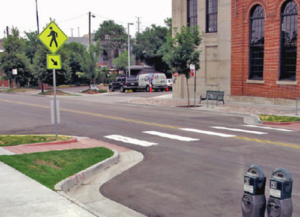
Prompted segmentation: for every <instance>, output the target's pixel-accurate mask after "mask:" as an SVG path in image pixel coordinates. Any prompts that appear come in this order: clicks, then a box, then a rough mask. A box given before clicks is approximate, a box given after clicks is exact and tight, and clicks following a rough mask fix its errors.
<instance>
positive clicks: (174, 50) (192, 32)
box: [163, 26, 202, 106]
mask: <svg viewBox="0 0 300 217" xmlns="http://www.w3.org/2000/svg"><path fill="white" fill-rule="evenodd" d="M174 32H175V36H174V38H172V36H171V35H169V37H168V40H167V46H166V47H165V49H164V51H163V53H164V56H163V60H164V61H166V63H167V64H168V65H169V67H170V69H171V72H172V73H175V72H178V74H180V75H184V76H185V77H186V87H187V94H188V106H190V92H189V85H188V79H189V78H190V68H189V65H190V64H194V65H195V67H196V70H198V69H200V53H201V51H200V50H197V48H198V46H199V45H200V44H201V42H202V35H200V31H199V28H198V27H193V28H190V27H189V26H182V27H181V31H180V32H178V30H177V28H174Z"/></svg>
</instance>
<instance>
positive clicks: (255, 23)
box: [249, 5, 265, 80]
mask: <svg viewBox="0 0 300 217" xmlns="http://www.w3.org/2000/svg"><path fill="white" fill-rule="evenodd" d="M264 44H265V16H264V9H263V7H262V6H260V5H256V6H254V7H253V8H252V10H251V13H250V60H249V63H250V72H249V79H253V80H263V72H264Z"/></svg>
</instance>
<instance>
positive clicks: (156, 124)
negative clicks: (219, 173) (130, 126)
mask: <svg viewBox="0 0 300 217" xmlns="http://www.w3.org/2000/svg"><path fill="white" fill-rule="evenodd" d="M0 101H2V102H8V103H14V104H20V105H27V106H33V107H40V108H47V109H49V108H50V106H42V105H37V104H31V103H23V102H14V101H10V100H2V99H0ZM60 110H61V111H65V112H71V113H76V114H85V115H91V116H96V117H103V118H108V119H114V120H119V121H126V122H131V123H137V124H144V125H149V126H157V127H163V128H169V129H179V128H182V127H176V126H171V125H164V124H158V123H152V122H145V121H137V120H133V119H126V118H120V117H116V116H107V115H102V114H96V113H90V112H82V111H77V110H71V109H60ZM230 138H234V139H239V140H246V141H251V142H257V143H267V144H272V145H279V146H284V147H289V148H295V149H300V146H299V145H294V144H289V143H283V142H272V141H268V140H260V139H254V138H248V137H240V136H235V137H230Z"/></svg>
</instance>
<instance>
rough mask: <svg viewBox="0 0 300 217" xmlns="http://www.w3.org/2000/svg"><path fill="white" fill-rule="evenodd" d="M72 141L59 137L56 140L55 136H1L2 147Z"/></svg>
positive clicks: (67, 137) (0, 143)
mask: <svg viewBox="0 0 300 217" xmlns="http://www.w3.org/2000/svg"><path fill="white" fill-rule="evenodd" d="M69 139H72V137H69V136H58V139H57V140H56V138H55V136H54V135H51V136H32V135H24V136H11V135H0V147H1V146H14V145H22V144H31V143H42V142H53V141H64V140H69Z"/></svg>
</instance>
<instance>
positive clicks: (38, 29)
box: [35, 0, 44, 93]
mask: <svg viewBox="0 0 300 217" xmlns="http://www.w3.org/2000/svg"><path fill="white" fill-rule="evenodd" d="M35 5H36V24H37V33H38V35H39V34H40V25H39V13H38V4H37V0H35ZM41 89H42V93H44V84H43V81H42V79H41Z"/></svg>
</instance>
